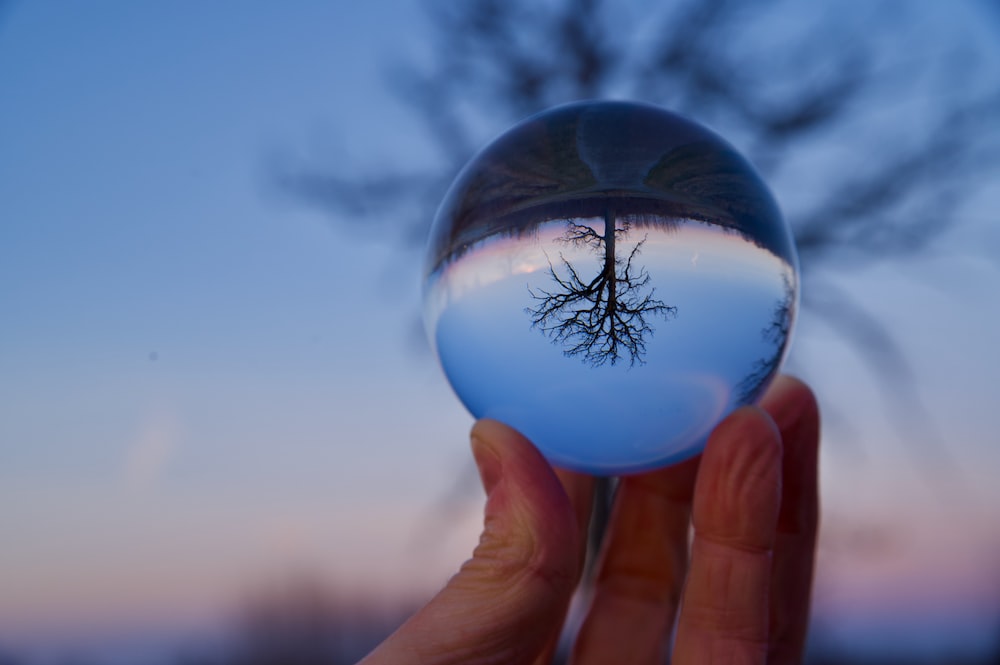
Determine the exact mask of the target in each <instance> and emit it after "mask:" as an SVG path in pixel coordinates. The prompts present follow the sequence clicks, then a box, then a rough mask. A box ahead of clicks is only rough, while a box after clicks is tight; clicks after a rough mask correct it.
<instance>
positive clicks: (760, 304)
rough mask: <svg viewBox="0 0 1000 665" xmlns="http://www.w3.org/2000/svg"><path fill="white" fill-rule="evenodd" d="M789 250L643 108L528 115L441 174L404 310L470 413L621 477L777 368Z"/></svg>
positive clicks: (786, 315)
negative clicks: (417, 296) (418, 303)
mask: <svg viewBox="0 0 1000 665" xmlns="http://www.w3.org/2000/svg"><path fill="white" fill-rule="evenodd" d="M797 263H798V261H797V257H796V251H795V245H794V242H793V240H792V236H791V233H790V232H789V229H788V226H787V225H786V224H785V222H784V221H783V219H782V216H781V213H780V211H779V210H778V207H777V205H776V203H775V201H774V198H773V197H772V195H771V193H770V192H769V191H768V188H767V186H766V185H765V184H764V182H763V181H762V180H761V178H760V176H759V175H758V174H757V173H756V171H755V170H754V169H753V167H752V166H751V165H750V164H749V163H748V162H747V161H746V159H744V158H743V157H742V156H740V155H739V154H738V153H737V152H736V150H735V149H734V148H733V147H732V146H730V145H729V144H728V143H727V142H725V141H724V140H723V139H722V138H720V137H719V136H717V135H716V134H714V133H713V132H711V131H709V130H708V129H706V128H704V127H702V126H700V125H698V124H696V123H694V122H692V121H690V120H687V119H685V118H682V117H680V116H678V115H675V114H673V113H670V112H668V111H665V110H663V109H660V108H657V107H654V106H650V105H645V104H637V103H630V102H612V101H600V102H582V103H575V104H569V105H566V106H560V107H556V108H554V109H550V110H548V111H545V112H543V113H540V114H538V115H535V116H533V117H531V118H528V119H527V120H524V121H523V122H521V123H519V124H518V125H516V126H514V127H513V128H512V129H510V130H509V131H507V132H506V133H504V134H503V135H502V136H500V137H499V138H498V139H496V140H495V141H493V142H492V143H491V144H490V145H488V146H487V147H486V148H484V149H483V150H482V151H481V152H480V153H479V154H478V155H477V156H476V157H475V158H474V159H472V161H471V162H469V164H468V165H466V166H465V168H464V169H463V170H462V171H461V173H459V175H458V177H457V178H456V180H455V182H454V183H453V184H452V186H451V188H450V190H449V191H448V193H447V195H446V197H445V199H444V201H443V202H442V204H441V207H440V209H439V210H438V213H437V216H436V218H435V220H434V224H433V227H432V230H431V234H430V239H429V242H428V248H427V260H426V268H425V273H424V274H425V281H424V320H425V325H426V328H427V332H428V335H429V337H430V341H431V345H432V346H433V348H434V350H435V352H436V354H437V357H438V359H439V360H440V362H441V365H442V367H443V369H444V372H445V374H446V375H447V377H448V380H449V382H450V383H451V385H452V387H453V388H454V390H455V392H456V393H457V395H458V397H459V398H460V399H461V401H462V402H463V403H464V404H465V406H466V407H467V408H468V409H469V411H470V412H471V413H472V415H473V416H475V417H476V418H493V419H496V420H499V421H501V422H503V423H505V424H507V425H509V426H511V427H513V428H515V429H517V430H518V431H520V432H521V433H522V434H524V435H525V436H526V437H527V438H528V439H530V440H531V441H532V442H533V443H534V444H535V445H536V446H537V447H538V448H539V449H540V450H541V452H542V453H543V454H544V455H545V456H546V457H547V459H549V461H550V462H552V463H553V464H555V465H557V466H561V467H565V468H569V469H574V470H577V471H583V472H587V473H591V474H595V475H621V474H629V473H636V472H641V471H646V470H650V469H654V468H657V467H661V466H665V465H669V464H672V463H675V462H679V461H681V460H684V459H687V458H689V457H692V456H694V455H696V454H698V453H699V452H700V451H701V450H702V448H703V447H704V445H705V441H706V440H707V438H708V435H709V433H710V432H711V431H712V429H713V428H714V427H715V425H716V424H718V422H719V421H720V420H722V419H723V418H724V417H725V416H726V415H728V414H729V413H730V412H732V411H733V410H734V409H736V408H738V407H739V406H741V405H744V404H749V403H752V402H754V401H755V400H756V399H757V398H758V397H759V396H760V395H761V394H762V393H763V392H764V390H766V388H767V386H768V384H769V383H770V382H771V380H772V378H773V377H774V376H775V374H776V373H777V372H778V368H779V367H780V365H781V363H782V360H783V358H784V356H785V352H786V349H787V347H788V342H789V336H790V333H791V330H792V325H793V323H794V319H795V313H796V308H797V303H798V268H797Z"/></svg>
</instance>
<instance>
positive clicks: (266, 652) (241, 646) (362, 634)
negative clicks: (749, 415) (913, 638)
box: [0, 579, 1000, 665]
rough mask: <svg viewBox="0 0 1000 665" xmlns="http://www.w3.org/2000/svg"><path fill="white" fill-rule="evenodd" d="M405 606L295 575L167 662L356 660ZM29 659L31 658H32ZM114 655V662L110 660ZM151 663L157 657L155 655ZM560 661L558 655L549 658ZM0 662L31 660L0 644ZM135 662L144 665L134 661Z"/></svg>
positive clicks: (816, 657)
mask: <svg viewBox="0 0 1000 665" xmlns="http://www.w3.org/2000/svg"><path fill="white" fill-rule="evenodd" d="M414 609H415V608H414V607H411V606H399V607H395V608H388V607H385V606H381V607H377V606H374V605H372V606H364V605H358V604H357V602H346V601H344V600H340V599H338V596H337V594H336V593H335V591H334V590H333V589H331V588H329V587H327V586H326V585H324V584H323V583H322V582H320V581H316V580H313V581H310V580H309V579H300V580H298V581H296V582H294V583H292V584H288V585H283V586H278V587H275V588H272V589H270V590H267V591H266V592H264V593H262V594H260V595H258V596H256V597H254V598H252V599H250V600H249V601H247V603H246V605H245V607H244V608H243V609H242V611H240V612H239V613H238V614H239V618H238V619H237V620H236V622H235V623H234V630H233V633H232V638H231V639H230V640H228V641H227V642H226V643H225V644H224V645H222V646H217V647H214V648H212V649H206V648H204V647H199V648H194V647H192V648H191V649H187V650H185V649H184V648H183V646H182V647H181V649H180V650H179V651H178V655H177V656H176V657H175V658H174V659H171V660H169V662H170V663H171V664H172V665H349V664H351V663H356V662H357V661H358V660H360V659H361V658H362V657H364V655H365V654H367V653H368V652H369V651H370V650H371V649H372V648H373V647H374V646H376V645H377V644H378V643H379V642H380V641H381V640H383V639H384V638H385V637H386V636H388V635H389V633H391V632H392V631H393V630H395V628H396V627H398V626H399V625H400V624H401V623H402V622H403V621H404V620H405V618H406V617H407V616H408V615H409V614H410V613H411V612H412V611H413V610H414ZM996 626H997V630H996V640H995V643H994V646H993V649H992V652H990V653H984V654H981V655H980V656H978V657H975V658H973V657H968V656H966V657H958V656H955V657H949V656H946V655H945V656H941V657H937V658H914V656H913V655H912V654H906V655H905V656H903V655H901V656H900V657H898V658H894V657H881V658H875V657H869V658H859V657H857V656H851V655H849V654H854V653H857V651H858V650H857V648H856V645H850V644H844V645H838V644H837V643H835V642H833V641H832V640H831V636H830V635H827V634H824V633H823V632H822V630H820V631H819V632H816V631H814V634H813V635H812V636H811V640H810V643H811V647H810V650H809V653H808V655H807V657H806V660H805V661H804V662H805V664H806V665H904V664H905V665H914V664H917V665H919V664H925V665H1000V616H998V617H997V618H996ZM33 662H34V661H32V663H33ZM116 662H117V661H116ZM156 662H162V661H161V660H159V659H157V661H156ZM564 662H565V656H564V655H562V656H560V657H559V659H558V660H557V661H556V662H555V663H554V665H559V663H564ZM0 665H30V664H29V662H28V661H27V660H22V659H20V658H19V657H17V656H16V655H14V654H12V653H7V652H4V651H3V649H2V648H0ZM46 665H104V663H102V661H100V660H90V659H86V658H67V659H65V660H63V661H61V662H55V663H46ZM135 665H144V664H143V663H136V664H135Z"/></svg>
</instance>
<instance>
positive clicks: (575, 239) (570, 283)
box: [525, 209, 677, 367]
mask: <svg viewBox="0 0 1000 665" xmlns="http://www.w3.org/2000/svg"><path fill="white" fill-rule="evenodd" d="M567 225H568V227H567V230H566V233H565V234H564V235H563V237H562V240H563V241H564V242H566V243H569V244H572V245H575V246H586V247H589V248H591V249H592V250H593V251H594V252H595V253H597V254H598V255H600V256H601V257H602V261H601V265H600V269H599V271H598V272H597V274H596V275H594V276H593V277H591V278H585V277H583V276H581V274H580V271H578V270H577V268H576V267H575V266H574V265H573V264H572V263H570V261H569V260H567V259H566V257H565V256H563V255H562V254H561V253H560V255H559V262H558V263H557V264H553V262H552V261H551V260H550V261H549V275H550V277H551V278H552V281H553V282H554V284H555V286H554V287H553V288H552V289H551V290H547V289H541V288H539V289H537V290H532V289H529V292H530V293H531V297H532V298H533V299H534V300H535V301H536V302H537V305H536V306H535V307H529V308H527V309H526V310H525V311H526V312H527V313H528V314H529V315H530V316H531V317H532V326H533V327H536V328H538V329H540V330H542V331H543V332H545V333H546V334H547V335H548V336H549V337H550V338H551V339H552V341H553V342H554V343H557V344H561V345H562V346H564V347H565V348H564V349H563V353H564V354H565V355H566V356H568V357H579V358H581V360H583V361H584V362H586V363H589V364H590V365H592V366H594V367H599V366H601V365H604V364H610V365H615V364H617V363H618V361H619V360H622V359H627V360H628V362H629V364H630V366H632V365H636V364H643V363H644V362H645V361H644V358H643V356H644V355H645V352H646V337H647V336H649V335H652V334H653V326H652V325H651V323H650V320H651V319H652V318H654V317H661V318H663V319H667V318H670V317H673V316H676V314H677V308H676V307H674V306H669V305H667V304H665V303H664V302H663V301H662V300H658V299H657V298H655V297H654V294H655V291H656V289H655V288H654V287H650V286H649V281H650V276H649V273H648V272H647V271H646V269H645V268H644V267H643V266H640V265H638V264H637V262H636V259H637V257H638V256H639V254H640V252H641V249H642V246H643V244H644V243H645V242H646V241H645V239H643V240H641V241H639V242H638V243H636V244H635V245H634V246H633V247H632V249H631V250H630V251H628V253H627V254H623V255H619V252H618V244H619V241H620V240H622V239H623V238H624V237H625V236H626V235H627V233H628V230H629V223H628V221H627V220H622V221H621V223H620V225H619V221H618V220H616V219H615V213H614V211H613V210H611V209H608V210H607V211H606V213H605V217H604V228H603V230H602V232H600V233H598V231H597V230H595V229H594V228H593V227H591V226H589V225H587V224H580V223H578V222H576V221H572V220H570V221H568V222H567Z"/></svg>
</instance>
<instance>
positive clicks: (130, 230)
mask: <svg viewBox="0 0 1000 665" xmlns="http://www.w3.org/2000/svg"><path fill="white" fill-rule="evenodd" d="M955 14H956V15H957V16H958V18H954V19H948V20H954V21H959V20H960V19H961V17H962V16H963V13H962V12H956V13H955ZM419 16H420V15H419V12H418V10H417V8H416V6H415V3H413V2H408V1H401V0H400V1H396V2H388V1H385V2H372V3H351V4H350V5H348V4H347V3H323V2H296V3H286V4H283V5H280V6H279V5H278V4H276V3H236V2H220V3H211V4H206V5H201V4H199V5H198V6H197V8H195V6H194V5H190V6H188V7H187V9H186V10H179V9H178V8H177V7H175V6H173V5H168V4H154V3H124V2H117V3H116V2H104V3H97V4H93V5H88V6H86V7H85V6H84V5H82V4H66V3H63V4H57V3H45V2H37V3H27V2H22V3H16V4H14V5H13V6H12V8H11V9H10V10H9V11H8V12H7V14H6V15H5V16H4V17H3V18H2V23H0V311H2V317H0V534H2V541H3V555H2V556H0V645H4V644H9V645H14V646H17V647H23V648H32V649H40V648H42V647H44V646H46V645H57V646H58V645H67V648H69V647H72V646H73V645H76V644H100V645H105V644H108V645H113V644H114V643H116V640H122V639H125V638H124V637H123V636H129V635H135V634H145V633H157V632H169V631H171V630H198V629H200V628H202V627H205V626H212V625H217V624H218V622H220V621H224V620H225V618H226V617H227V616H228V613H229V612H230V611H231V610H232V608H233V607H234V606H235V605H236V604H237V603H238V602H239V601H240V599H241V598H242V597H243V596H244V595H245V594H246V593H247V592H248V591H252V590H253V589H256V588H259V587H260V586H262V585H264V584H266V583H268V582H270V581H273V580H275V579H281V578H282V577H283V576H285V575H289V574H292V573H294V572H297V571H301V570H308V571H313V572H315V573H316V574H319V575H323V576H326V577H328V578H329V579H330V580H332V581H333V583H334V584H336V585H337V586H338V587H339V588H341V589H343V590H344V593H347V594H359V595H366V596H367V595H374V596H378V597H383V598H390V597H394V596H397V595H400V594H403V595H412V594H417V595H420V594H424V593H428V592H429V591H430V590H432V589H433V588H434V587H436V586H437V585H438V584H439V583H440V582H441V581H443V580H444V579H445V578H446V576H447V575H448V574H449V572H450V571H452V570H453V569H454V568H455V567H456V566H457V565H458V564H459V563H460V562H461V561H462V560H463V559H464V557H465V556H467V554H468V552H469V551H471V547H472V546H473V545H474V542H475V532H476V528H477V520H478V517H477V514H476V512H477V505H476V494H475V492H470V494H469V496H470V500H469V501H468V502H467V503H461V504H459V505H458V506H457V507H456V508H455V511H456V512H454V513H449V514H448V523H449V524H450V525H453V526H452V528H448V529H444V530H442V531H441V534H442V536H441V537H440V538H435V539H426V538H420V537H419V530H420V526H421V525H426V524H430V525H431V526H433V527H434V528H440V526H441V525H440V523H439V522H437V521H435V518H434V516H435V514H436V512H438V511H439V510H440V509H441V506H442V500H443V498H444V497H448V496H451V495H452V494H453V493H454V492H453V490H454V488H455V487H457V486H458V487H462V486H466V485H467V486H472V485H474V482H475V481H474V479H473V476H472V473H473V472H472V467H471V465H470V464H469V463H468V453H467V444H466V433H467V430H468V427H469V425H470V424H471V419H470V418H469V416H468V415H467V414H466V413H465V412H464V411H463V409H462V407H461V405H460V404H459V402H458V400H457V399H455V397H454V396H453V395H452V394H451V392H450V390H449V388H448V387H447V385H446V384H445V382H444V379H443V377H442V375H441V373H440V371H439V370H438V369H437V367H436V366H435V364H434V362H433V359H432V358H431V357H430V356H429V355H427V354H426V353H424V354H420V353H414V350H413V345H412V342H411V340H410V334H411V329H412V324H413V316H414V314H415V312H416V311H418V308H419V303H418V298H419V284H418V275H419V265H417V262H416V261H415V260H414V261H410V258H409V256H408V255H405V254H404V255H402V258H401V255H400V254H399V253H398V252H397V251H396V250H394V249H393V248H391V247H386V246H382V245H379V244H378V243H372V242H371V241H370V239H371V236H372V234H371V233H370V232H369V231H367V230H364V229H362V230H360V231H359V233H358V236H359V237H362V238H365V239H366V240H363V241H358V242H352V241H351V238H350V236H349V235H348V234H344V233H341V232H339V231H335V230H333V228H332V227H331V226H330V225H329V223H328V221H327V220H326V219H324V218H322V217H320V216H319V215H317V214H315V213H313V212H311V211H309V210H307V209H305V208H303V207H300V206H298V205H296V204H295V203H293V202H290V201H288V200H287V199H284V198H282V197H281V196H280V195H279V194H278V193H277V192H276V191H275V190H274V188H273V187H272V186H271V185H270V183H269V180H268V170H267V169H268V164H269V159H271V158H272V157H273V156H274V155H275V154H280V155H285V156H288V155H290V154H291V155H296V154H300V155H306V156H308V157H309V159H311V160H313V161H320V162H323V161H324V160H326V161H328V162H329V163H330V165H331V166H333V167H337V168H342V167H343V166H344V165H345V164H347V165H350V166H351V167H352V168H358V169H359V170H364V169H368V168H374V167H377V166H378V165H379V164H381V163H384V162H385V160H393V161H397V162H402V163H406V164H411V165H419V164H420V163H421V161H422V160H430V159H433V156H431V155H430V154H429V153H428V144H427V143H426V140H425V139H424V138H423V137H422V136H421V135H420V133H419V127H418V126H417V125H416V123H415V122H414V121H413V120H412V119H411V118H410V117H409V116H408V115H407V113H406V110H405V109H404V108H402V107H401V106H400V105H399V103H398V102H396V101H395V100H394V98H393V97H391V96H390V95H389V94H387V92H386V88H385V85H384V71H385V68H386V66H387V64H388V63H389V62H390V61H391V59H392V58H393V57H404V56H405V54H406V53H408V52H421V51H422V49H423V46H422V40H424V39H426V36H425V35H426V33H425V32H424V27H423V24H422V23H421V21H420V19H419ZM955 29H961V25H958V26H957V27H956V28H955ZM394 54H396V55H395V56H394ZM994 66H996V59H995V60H994ZM998 201H1000V195H998V193H997V191H996V188H995V187H994V188H993V190H992V191H987V192H986V193H984V194H983V195H981V196H980V197H979V198H978V199H977V200H976V201H971V202H969V204H968V206H967V209H966V210H965V211H964V214H968V215H969V218H970V219H971V220H973V221H972V223H971V224H967V225H964V226H962V227H960V229H959V230H958V231H957V232H956V233H954V234H952V235H951V236H949V237H948V238H947V239H946V240H945V241H944V242H943V243H942V244H941V246H939V247H938V248H936V251H935V255H936V256H935V257H932V258H930V259H927V260H922V261H920V262H919V263H909V264H901V265H900V264H897V265H890V266H884V267H880V268H873V269H867V270H864V271H856V272H854V273H852V274H850V275H844V276H843V277H842V278H838V279H839V282H840V283H841V284H842V285H843V286H844V287H845V288H848V289H850V290H851V291H852V292H854V293H857V294H858V297H859V298H860V299H861V300H862V301H863V302H864V303H866V304H867V305H869V306H870V307H871V308H872V309H874V310H877V311H879V312H881V313H883V315H884V316H885V317H886V321H887V322H889V324H890V325H891V326H892V328H893V329H894V330H895V331H899V339H900V342H901V344H902V346H903V348H904V350H905V351H906V352H907V353H908V354H909V356H910V357H911V358H912V359H913V361H914V366H915V373H916V375H917V378H918V380H919V386H920V389H921V391H922V394H923V396H924V398H925V399H926V401H927V403H928V404H929V405H930V406H931V408H932V410H933V411H934V414H935V421H936V423H937V426H938V427H939V428H940V430H941V431H942V432H943V437H944V440H945V442H946V443H947V448H948V451H949V454H950V455H951V456H952V457H953V458H954V460H956V462H955V463H956V464H957V466H958V468H959V469H960V474H961V476H960V480H948V479H947V476H945V477H944V479H943V480H941V481H940V482H934V483H929V482H928V481H927V478H928V473H927V469H928V468H933V467H934V465H935V464H936V462H935V461H934V458H933V457H932V456H929V455H927V454H926V453H925V452H923V451H924V448H922V447H921V446H920V444H919V443H917V442H914V441H908V440H905V439H902V438H901V437H900V435H899V432H898V430H897V429H896V427H895V426H894V423H893V421H892V420H891V419H890V418H889V417H887V414H886V412H885V408H884V407H883V406H882V403H881V402H880V395H879V393H878V391H877V389H876V387H875V385H874V384H873V383H872V381H871V378H870V375H869V374H868V373H867V371H866V368H864V367H863V366H861V365H860V363H859V362H858V360H857V358H856V356H855V355H854V354H853V353H852V351H851V350H850V349H849V348H848V347H846V346H845V345H844V344H843V342H842V341H839V340H837V339H836V338H835V337H833V336H832V334H831V333H830V331H828V330H827V329H826V328H824V327H823V324H822V322H821V321H818V320H816V319H814V318H809V315H808V313H806V314H805V315H804V316H803V318H802V319H801V320H800V325H799V330H798V333H797V335H796V341H795V347H794V349H793V357H792V364H793V367H795V368H798V369H799V370H800V371H801V372H803V373H804V374H805V375H806V376H807V377H809V378H812V379H815V381H816V383H817V385H818V387H819V392H820V395H821V397H822V398H823V400H824V403H825V404H826V405H828V406H829V410H828V412H829V417H828V419H827V422H828V425H829V427H828V430H827V439H826V451H825V453H824V455H825V456H824V461H823V463H824V474H823V480H824V498H825V501H824V505H825V533H826V535H827V539H828V540H827V544H826V545H825V546H824V550H823V567H822V568H821V574H820V581H819V592H818V596H817V598H818V603H819V606H818V611H819V612H820V613H821V614H822V616H823V617H824V622H825V623H824V625H826V626H833V627H834V632H835V633H836V632H837V631H838V630H839V631H841V632H840V633H838V634H842V635H844V636H846V638H845V639H856V638H858V637H859V636H862V637H864V636H866V635H868V636H869V637H870V636H871V634H874V633H882V634H890V635H891V634H893V633H892V632H891V630H890V631H889V632H888V633H887V632H886V630H887V629H886V627H887V626H888V627H890V628H891V627H895V629H898V630H899V631H901V634H906V631H907V630H910V628H907V627H908V626H909V627H912V626H924V625H931V626H935V625H938V626H944V624H942V621H943V619H941V618H940V616H939V615H942V614H945V615H947V616H949V617H954V618H955V619H954V620H956V621H960V622H961V623H962V624H963V626H964V629H965V630H967V631H970V633H968V634H965V633H962V634H957V633H956V635H959V636H960V637H962V641H963V642H964V643H966V644H969V643H975V639H979V640H985V639H986V637H985V635H986V634H987V633H986V631H987V630H989V622H990V621H992V622H994V624H995V622H996V616H995V614H993V615H991V614H990V611H993V610H995V609H996V608H995V607H990V604H991V603H993V605H994V606H995V605H996V601H997V600H1000V568H998V567H997V565H996V564H995V561H997V560H998V556H997V554H998V552H1000V528H998V527H997V524H996V521H995V516H994V515H993V506H995V505H998V504H1000V490H998V489H997V486H996V484H995V482H993V476H994V475H995V469H997V468H998V465H1000V451H998V449H997V446H996V445H995V442H996V434H995V432H993V431H992V430H991V429H990V426H991V424H992V422H993V417H992V416H993V413H994V410H995V408H996V405H995V397H994V395H995V377H996V376H1000V354H997V353H996V351H995V341H994V339H995V335H996V330H997V329H998V328H1000V325H998V324H1000V322H998V319H997V314H996V311H995V307H992V306H991V303H994V302H995V300H996V292H997V289H998V287H1000V274H998V271H997V264H996V259H995V256H996V255H997V253H998V252H1000V236H998V235H997V233H996V231H995V226H993V225H992V222H993V220H994V218H995V217H994V214H993V213H992V212H991V211H992V210H995V208H996V205H997V203H998ZM411 263H412V265H411ZM394 264H399V265H400V267H397V268H395V269H389V266H391V265H394ZM805 287H806V288H808V283H807V284H806V285H805ZM928 311H932V312H934V313H935V316H934V318H933V319H930V320H929V319H928V317H927V312H928ZM846 422H849V423H850V426H844V424H843V423H846ZM913 451H917V452H913ZM942 497H943V498H942ZM886 527H888V528H886ZM918 580H919V581H922V582H921V583H922V584H923V586H921V587H920V588H917V587H918V585H917V584H916V581H918ZM900 608H905V610H906V611H905V612H903V611H900ZM977 621H979V622H980V623H977ZM992 629H993V631H994V634H995V630H996V629H995V626H994V627H993V628H992ZM950 630H951V628H950V627H948V630H941V631H939V635H938V636H939V638H940V639H941V640H945V641H947V639H948V637H947V635H948V634H950V633H949V631H950ZM923 632H931V633H933V631H923ZM970 635H971V637H970ZM928 639H930V638H928ZM870 641H872V642H873V641H874V638H873V639H872V640H870ZM60 648H61V647H60ZM102 648H104V647H102ZM107 648H109V649H110V648H111V647H110V646H109V647H107ZM928 648H930V647H928Z"/></svg>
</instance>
